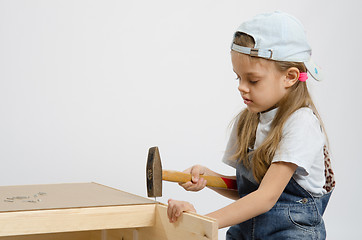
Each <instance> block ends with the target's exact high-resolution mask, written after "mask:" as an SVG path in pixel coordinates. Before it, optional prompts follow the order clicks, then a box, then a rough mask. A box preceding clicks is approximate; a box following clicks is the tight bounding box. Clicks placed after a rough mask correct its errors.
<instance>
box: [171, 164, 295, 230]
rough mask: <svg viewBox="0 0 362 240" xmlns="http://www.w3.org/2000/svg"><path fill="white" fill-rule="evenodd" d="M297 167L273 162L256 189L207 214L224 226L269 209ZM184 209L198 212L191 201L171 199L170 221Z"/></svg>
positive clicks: (220, 226)
mask: <svg viewBox="0 0 362 240" xmlns="http://www.w3.org/2000/svg"><path fill="white" fill-rule="evenodd" d="M296 169H297V165H295V164H293V163H286V162H276V163H272V164H271V165H270V167H269V169H268V171H267V172H266V174H265V176H264V178H263V180H262V182H261V183H260V186H259V188H258V189H257V190H256V191H254V192H252V193H250V194H248V195H246V196H245V197H243V198H240V199H239V200H237V201H235V202H234V203H232V204H230V205H228V206H226V207H224V208H221V209H219V210H217V211H215V212H212V213H209V214H207V216H209V217H212V218H215V219H216V220H217V221H218V224H219V228H224V227H228V226H232V225H235V224H238V223H241V222H244V221H246V220H248V219H251V218H253V217H256V216H258V215H260V214H263V213H265V212H267V211H269V210H270V209H271V208H272V207H273V206H274V205H275V203H276V202H277V201H278V199H279V197H280V195H281V194H282V192H283V191H284V189H285V187H286V186H287V184H288V182H289V181H290V179H291V177H292V176H293V174H294V172H295V170H296ZM183 211H192V212H196V211H195V209H194V207H193V206H192V204H190V203H187V202H183V201H176V200H169V206H168V217H169V219H170V222H175V221H176V220H177V218H178V217H179V216H180V215H181V213H182V212H183Z"/></svg>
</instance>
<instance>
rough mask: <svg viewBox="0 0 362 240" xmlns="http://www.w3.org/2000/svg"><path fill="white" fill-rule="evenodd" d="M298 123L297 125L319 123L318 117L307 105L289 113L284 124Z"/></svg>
mask: <svg viewBox="0 0 362 240" xmlns="http://www.w3.org/2000/svg"><path fill="white" fill-rule="evenodd" d="M295 124H298V125H299V126H303V125H311V124H312V125H318V126H319V125H320V122H319V119H318V117H317V115H316V114H314V112H313V110H312V109H311V108H309V107H302V108H299V109H298V110H296V111H295V112H294V113H292V114H291V115H290V117H289V118H288V120H287V121H286V125H294V126H296V125H295Z"/></svg>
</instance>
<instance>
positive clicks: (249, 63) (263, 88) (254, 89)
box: [231, 51, 288, 113]
mask: <svg viewBox="0 0 362 240" xmlns="http://www.w3.org/2000/svg"><path fill="white" fill-rule="evenodd" d="M231 61H232V64H233V69H234V72H235V73H236V75H237V79H238V80H239V87H238V89H239V91H240V93H241V97H242V98H243V100H244V103H245V104H246V106H247V107H248V109H249V111H251V112H255V113H258V112H264V111H267V110H269V109H271V108H273V107H275V106H276V105H277V104H278V102H279V101H280V100H281V99H282V98H283V97H284V96H285V94H286V93H287V91H288V87H287V84H286V82H287V77H286V74H285V73H282V72H280V71H278V70H277V69H276V67H275V65H274V63H273V62H272V61H270V60H266V59H262V58H252V57H250V56H248V55H245V54H241V53H237V52H235V51H231Z"/></svg>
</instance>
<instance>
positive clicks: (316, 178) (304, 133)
mask: <svg viewBox="0 0 362 240" xmlns="http://www.w3.org/2000/svg"><path fill="white" fill-rule="evenodd" d="M277 110H278V109H273V110H270V111H268V112H265V113H260V118H259V124H258V128H257V131H256V140H255V145H254V149H257V148H258V147H259V146H260V145H261V143H262V142H263V141H264V139H265V137H266V136H267V134H268V132H269V131H270V125H271V123H272V121H273V119H274V116H275V114H276V112H277ZM236 128H237V124H234V127H233V129H232V131H231V135H230V139H229V142H228V144H227V147H226V151H225V154H224V157H223V159H222V160H223V162H224V163H226V164H228V165H230V166H232V167H234V168H236V165H237V161H236V160H232V159H230V157H231V156H232V155H233V154H234V153H235V149H233V148H235V142H236V140H237V138H236V137H237V133H236ZM324 145H326V139H325V135H324V134H323V132H322V129H321V126H320V123H319V120H318V118H317V117H316V116H315V115H314V113H313V111H312V110H311V109H310V108H306V107H305V108H300V109H298V110H297V111H295V112H294V113H293V114H292V115H291V116H290V117H289V119H288V120H287V121H286V123H285V124H284V127H283V135H282V139H281V141H280V143H279V148H278V150H277V151H276V153H275V155H274V158H273V160H272V162H290V163H294V164H296V165H297V166H298V167H297V170H296V171H295V173H294V175H293V178H294V180H296V182H297V183H298V184H299V185H300V186H301V187H303V188H304V189H305V190H307V191H308V192H309V193H311V194H312V195H313V196H315V197H319V196H322V195H323V194H325V193H326V190H325V189H323V186H324V184H325V176H324V155H323V147H324Z"/></svg>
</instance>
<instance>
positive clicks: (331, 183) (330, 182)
mask: <svg viewBox="0 0 362 240" xmlns="http://www.w3.org/2000/svg"><path fill="white" fill-rule="evenodd" d="M323 153H324V167H325V168H324V175H325V177H326V183H325V185H324V186H323V188H324V189H325V190H326V191H327V193H328V192H330V191H332V190H333V188H334V187H335V185H336V181H335V180H334V172H333V170H332V165H331V158H330V155H329V152H328V148H327V146H324V148H323Z"/></svg>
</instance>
